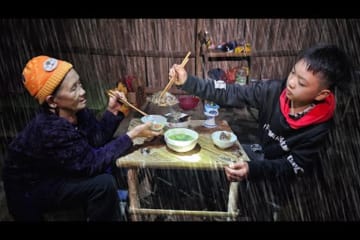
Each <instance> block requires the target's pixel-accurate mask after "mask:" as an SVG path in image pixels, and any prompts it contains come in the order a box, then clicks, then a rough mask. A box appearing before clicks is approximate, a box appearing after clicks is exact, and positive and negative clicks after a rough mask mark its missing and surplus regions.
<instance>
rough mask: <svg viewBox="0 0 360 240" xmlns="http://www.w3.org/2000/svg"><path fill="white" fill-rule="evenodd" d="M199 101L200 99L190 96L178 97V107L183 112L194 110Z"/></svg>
mask: <svg viewBox="0 0 360 240" xmlns="http://www.w3.org/2000/svg"><path fill="white" fill-rule="evenodd" d="M199 101H200V99H199V98H198V97H195V96H191V95H183V96H179V106H180V107H181V108H182V109H183V110H191V109H193V108H196V106H197V105H198V103H199Z"/></svg>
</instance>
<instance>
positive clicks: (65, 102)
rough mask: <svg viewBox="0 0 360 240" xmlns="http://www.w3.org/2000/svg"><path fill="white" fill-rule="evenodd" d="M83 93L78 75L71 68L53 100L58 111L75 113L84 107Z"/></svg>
mask: <svg viewBox="0 0 360 240" xmlns="http://www.w3.org/2000/svg"><path fill="white" fill-rule="evenodd" d="M85 93H86V92H85V90H84V89H83V88H82V86H81V83H80V79H79V75H78V74H77V72H76V71H75V70H74V69H71V70H70V71H69V72H68V73H67V74H66V76H65V78H64V80H63V81H62V83H61V85H60V87H59V90H58V92H57V93H56V95H55V96H54V102H55V103H56V105H57V107H58V108H59V109H60V111H65V112H70V113H76V112H77V111H79V110H81V109H83V108H85V107H86V98H85Z"/></svg>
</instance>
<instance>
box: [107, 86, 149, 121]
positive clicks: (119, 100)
mask: <svg viewBox="0 0 360 240" xmlns="http://www.w3.org/2000/svg"><path fill="white" fill-rule="evenodd" d="M107 94H108V95H109V96H110V97H115V98H116V96H115V94H114V92H113V90H111V89H110V90H108V91H107ZM117 100H118V102H120V103H123V104H126V105H128V106H129V107H131V108H133V109H135V110H136V111H138V112H139V113H141V114H142V115H144V116H147V115H148V114H147V113H145V112H143V111H141V110H140V109H138V108H137V107H135V106H134V105H132V104H131V103H129V102H128V101H126V100H122V99H117Z"/></svg>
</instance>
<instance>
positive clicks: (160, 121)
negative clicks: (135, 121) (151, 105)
mask: <svg viewBox="0 0 360 240" xmlns="http://www.w3.org/2000/svg"><path fill="white" fill-rule="evenodd" d="M141 121H142V122H143V123H147V122H151V123H152V125H151V130H153V131H160V130H161V129H163V128H164V127H165V126H166V124H167V119H166V117H164V116H161V115H146V116H143V117H142V118H141Z"/></svg>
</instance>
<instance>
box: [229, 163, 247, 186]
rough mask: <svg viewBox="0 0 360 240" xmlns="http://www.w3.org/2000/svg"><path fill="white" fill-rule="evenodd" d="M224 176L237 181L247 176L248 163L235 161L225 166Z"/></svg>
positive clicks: (231, 180)
mask: <svg viewBox="0 0 360 240" xmlns="http://www.w3.org/2000/svg"><path fill="white" fill-rule="evenodd" d="M225 174H226V178H227V179H228V180H229V181H230V182H239V181H242V180H244V179H246V178H247V176H248V174H249V164H248V163H247V162H245V161H244V162H237V163H234V164H230V165H229V166H226V167H225Z"/></svg>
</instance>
